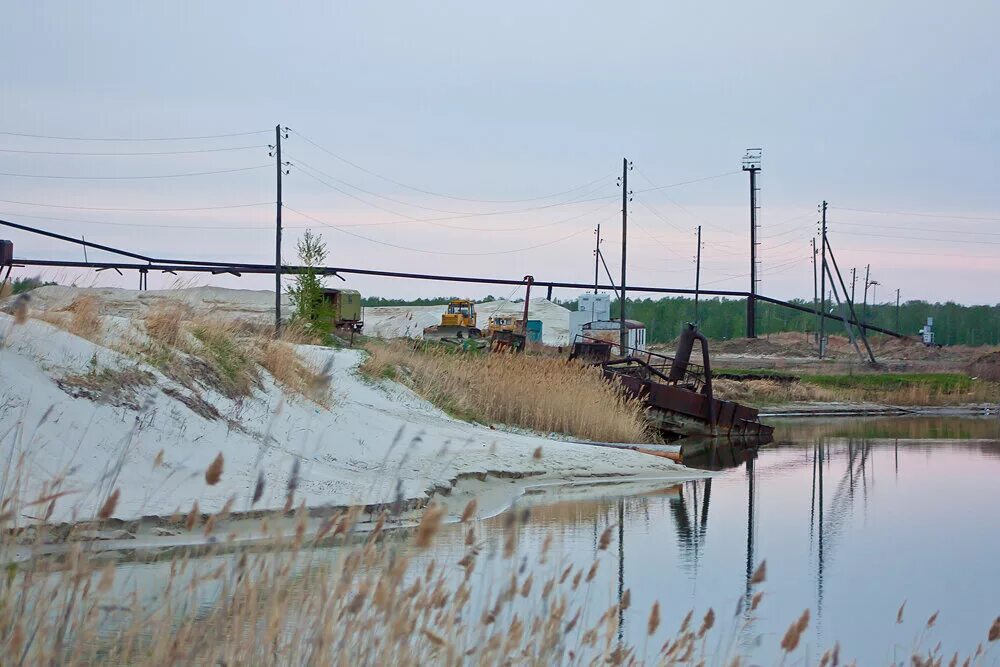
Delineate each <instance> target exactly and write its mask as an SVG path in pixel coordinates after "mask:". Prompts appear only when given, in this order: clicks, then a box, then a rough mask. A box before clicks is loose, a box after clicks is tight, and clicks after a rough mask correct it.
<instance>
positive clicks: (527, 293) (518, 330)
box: [490, 276, 535, 352]
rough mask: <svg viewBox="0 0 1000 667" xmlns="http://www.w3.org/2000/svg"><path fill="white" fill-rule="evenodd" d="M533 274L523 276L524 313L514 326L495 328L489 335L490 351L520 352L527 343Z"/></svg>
mask: <svg viewBox="0 0 1000 667" xmlns="http://www.w3.org/2000/svg"><path fill="white" fill-rule="evenodd" d="M534 282H535V277H534V276H525V277H524V284H525V289H524V313H523V314H522V315H521V319H520V320H515V321H514V325H515V326H514V328H513V329H509V328H497V329H495V330H493V332H492V335H491V336H490V350H491V351H492V352H522V351H523V350H524V347H525V346H526V345H527V343H528V307H529V306H530V305H531V286H532V285H533V284H534Z"/></svg>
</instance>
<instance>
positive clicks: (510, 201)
mask: <svg viewBox="0 0 1000 667" xmlns="http://www.w3.org/2000/svg"><path fill="white" fill-rule="evenodd" d="M289 129H290V128H289ZM291 132H293V133H294V134H295V135H296V136H298V137H299V138H301V139H302V140H303V141H305V142H307V143H309V144H311V145H312V146H314V147H315V148H318V149H319V150H321V151H323V152H324V153H326V154H328V155H330V156H332V157H334V158H336V159H337V160H340V161H341V162H343V163H344V164H346V165H349V166H351V167H354V168H355V169H357V170H359V171H362V172H364V173H366V174H368V175H369V176H374V177H375V178H378V179H381V180H383V181H385V182H387V183H392V184H393V185H398V186H399V187H401V188H406V189H407V190H412V191H414V192H419V193H421V194H425V195H430V196H432V197H440V198H441V199H453V200H455V201H465V202H474V203H482V204H523V203H526V202H530V201H540V200H543V199H553V198H555V197H560V196H562V195H567V194H570V193H572V192H576V191H578V190H583V189H585V188H587V187H589V186H591V185H594V184H596V183H599V182H600V181H603V180H605V179H607V178H610V177H611V176H613V175H614V174H607V175H605V176H601V177H600V178H596V179H594V180H592V181H590V182H588V183H584V184H583V185H578V186H576V187H573V188H570V189H569V190H563V191H562V192H556V193H554V194H550V195H543V196H540V197H529V198H527V199H473V198H468V197H457V196H454V195H447V194H444V193H440V192H435V191H433V190H425V189H423V188H418V187H416V186H414V185H409V184H407V183H403V182H402V181H397V180H395V179H393V178H389V177H388V176H384V175H382V174H379V173H377V172H374V171H372V170H370V169H367V168H365V167H363V166H361V165H360V164H357V163H356V162H352V161H351V160H348V159H347V158H345V157H344V156H342V155H338V154H337V153H334V152H333V151H331V150H330V149H328V148H325V147H323V146H321V145H319V144H318V143H316V142H315V141H313V140H312V139H310V138H309V137H307V136H305V135H303V134H302V133H301V132H298V131H296V130H291Z"/></svg>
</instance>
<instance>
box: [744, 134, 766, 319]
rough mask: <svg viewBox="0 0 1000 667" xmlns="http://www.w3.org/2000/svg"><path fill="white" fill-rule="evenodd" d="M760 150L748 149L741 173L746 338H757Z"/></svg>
mask: <svg viewBox="0 0 1000 667" xmlns="http://www.w3.org/2000/svg"><path fill="white" fill-rule="evenodd" d="M761 153H762V151H761V149H759V148H748V149H747V151H746V154H745V155H744V156H743V171H747V172H750V293H749V294H748V295H747V338H756V337H757V190H758V188H757V174H758V173H759V172H760V160H761Z"/></svg>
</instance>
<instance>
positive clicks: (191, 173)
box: [0, 164, 274, 181]
mask: <svg viewBox="0 0 1000 667" xmlns="http://www.w3.org/2000/svg"><path fill="white" fill-rule="evenodd" d="M273 168H274V165H273V164H262V165H257V166H255V167H237V168H234V169H216V170H213V171H189V172H186V173H181V174H151V175H144V176H66V175H53V174H18V173H12V172H5V171H0V176H9V177H12V178H44V179H58V180H74V181H137V180H148V179H157V178H186V177H189V176H210V175H213V174H232V173H236V172H240V171H253V170H255V169H273Z"/></svg>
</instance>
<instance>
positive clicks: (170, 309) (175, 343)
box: [143, 300, 191, 348]
mask: <svg viewBox="0 0 1000 667" xmlns="http://www.w3.org/2000/svg"><path fill="white" fill-rule="evenodd" d="M190 318H191V308H190V307H188V306H187V305H185V304H183V303H181V302H179V301H167V300H163V301H158V302H157V303H155V304H153V305H152V306H150V308H149V310H147V311H146V316H145V317H144V318H143V324H145V326H146V334H147V335H148V336H149V338H150V339H151V340H153V341H155V342H157V343H159V344H160V345H163V346H164V347H167V348H176V347H180V346H181V345H182V343H183V342H184V330H183V323H184V321H185V320H189V319H190Z"/></svg>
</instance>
